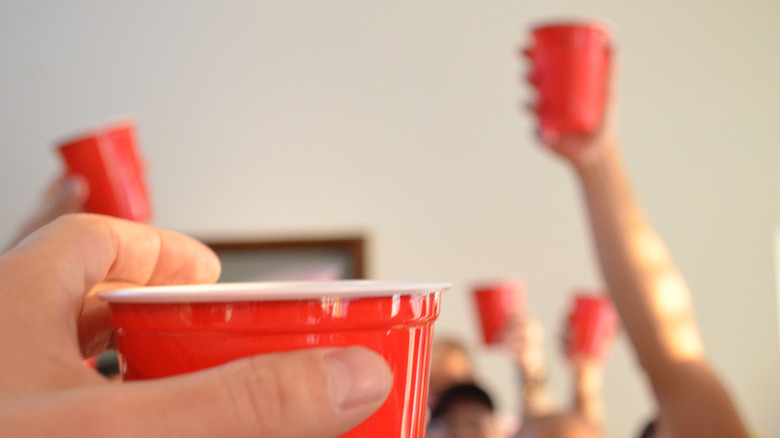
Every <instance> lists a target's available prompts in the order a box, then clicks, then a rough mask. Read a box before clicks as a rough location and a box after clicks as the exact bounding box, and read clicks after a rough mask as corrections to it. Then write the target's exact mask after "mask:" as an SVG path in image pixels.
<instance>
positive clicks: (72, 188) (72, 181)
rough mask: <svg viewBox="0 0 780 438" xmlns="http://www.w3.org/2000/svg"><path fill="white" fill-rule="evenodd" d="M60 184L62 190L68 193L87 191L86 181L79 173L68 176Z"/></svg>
mask: <svg viewBox="0 0 780 438" xmlns="http://www.w3.org/2000/svg"><path fill="white" fill-rule="evenodd" d="M62 186H63V187H62V189H63V191H64V192H65V193H67V194H68V195H70V194H73V193H79V195H81V194H82V193H84V194H86V191H87V181H86V180H85V179H84V178H83V177H81V176H79V175H70V176H68V177H67V178H65V181H64V182H63V184H62Z"/></svg>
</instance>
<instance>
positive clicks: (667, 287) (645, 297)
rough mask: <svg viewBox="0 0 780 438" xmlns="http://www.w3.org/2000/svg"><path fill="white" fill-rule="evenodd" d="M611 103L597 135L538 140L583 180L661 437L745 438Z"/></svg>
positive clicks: (610, 283) (603, 260)
mask: <svg viewBox="0 0 780 438" xmlns="http://www.w3.org/2000/svg"><path fill="white" fill-rule="evenodd" d="M610 94H611V95H614V93H610ZM608 101H609V102H610V103H608V105H607V108H606V114H605V117H604V122H603V126H602V128H601V131H600V132H598V133H596V134H595V135H592V136H587V135H566V136H559V135H555V134H553V133H548V132H540V133H539V135H540V138H541V140H542V142H543V143H544V144H545V145H547V147H548V148H549V149H551V150H553V151H554V152H556V153H557V154H558V155H560V156H561V157H563V158H564V159H565V160H566V161H568V162H569V163H570V164H571V165H572V167H573V168H574V170H575V173H576V175H577V177H578V180H579V182H580V185H581V189H582V193H583V197H584V201H585V204H586V207H587V213H588V217H589V219H590V226H591V231H592V235H593V239H594V242H595V246H596V249H597V253H598V258H599V261H600V265H601V270H602V273H603V276H604V280H605V282H606V284H607V288H608V289H609V291H610V293H611V294H612V298H613V301H614V303H615V306H616V308H617V310H618V313H619V314H620V317H621V319H622V321H623V326H624V328H625V331H626V333H627V334H628V336H629V338H630V340H631V343H632V345H633V347H634V351H635V353H636V356H637V358H638V361H639V364H640V366H641V367H642V369H643V370H644V372H645V374H646V375H647V377H648V379H649V381H650V384H651V387H652V389H653V392H654V395H655V398H656V402H657V406H658V422H657V426H658V434H659V436H672V437H746V436H747V434H746V433H745V428H744V426H743V424H742V421H741V419H740V417H739V414H738V413H737V410H736V407H735V405H734V403H733V402H732V400H731V398H730V396H729V394H728V393H727V391H726V389H725V388H724V386H723V384H722V383H721V381H720V380H719V379H718V378H717V376H716V375H715V373H714V372H713V371H712V369H711V367H710V366H709V365H708V363H707V360H706V357H705V351H704V346H703V345H702V341H701V338H700V336H699V332H698V326H697V323H696V319H695V316H694V312H693V303H692V300H691V294H690V292H689V290H688V286H687V285H686V282H685V280H684V278H683V277H682V275H681V274H680V272H679V271H678V270H677V268H676V266H675V264H674V261H673V260H672V257H671V255H670V254H669V251H668V250H667V248H666V246H665V245H664V243H663V241H662V240H661V238H660V237H659V236H658V234H657V233H656V232H655V230H654V229H653V227H652V225H651V224H650V223H649V222H648V221H647V219H646V218H645V216H644V213H643V212H642V209H641V207H640V205H639V203H638V201H637V199H636V197H635V196H634V193H633V191H632V189H631V184H630V181H629V179H628V176H627V174H626V170H625V168H624V165H623V161H622V157H621V154H620V149H619V145H618V135H617V131H616V129H615V125H616V121H615V110H614V96H611V98H610V99H608Z"/></svg>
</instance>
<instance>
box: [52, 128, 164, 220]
mask: <svg viewBox="0 0 780 438" xmlns="http://www.w3.org/2000/svg"><path fill="white" fill-rule="evenodd" d="M57 150H58V151H59V154H60V156H61V157H62V159H63V161H64V163H65V166H66V167H67V174H68V175H73V174H76V175H80V176H82V177H83V178H84V179H86V180H87V184H88V185H89V197H88V198H87V202H86V206H85V209H86V211H87V212H90V213H97V214H105V215H109V216H115V217H119V218H123V219H130V220H133V221H138V222H148V221H149V220H150V219H151V207H150V203H149V195H148V191H147V185H146V178H145V171H144V165H143V160H142V158H141V155H140V151H139V149H138V146H137V141H136V135H135V124H134V123H133V122H132V121H124V122H119V123H116V124H113V125H110V126H107V127H104V128H101V129H97V130H95V131H92V132H89V133H86V134H84V135H82V136H79V137H76V138H73V139H70V140H67V141H64V142H62V143H60V145H59V146H58V147H57Z"/></svg>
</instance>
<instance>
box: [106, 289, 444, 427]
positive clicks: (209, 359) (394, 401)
mask: <svg viewBox="0 0 780 438" xmlns="http://www.w3.org/2000/svg"><path fill="white" fill-rule="evenodd" d="M451 286H452V285H451V284H449V283H433V282H382V281H367V280H342V281H314V282H264V283H222V284H217V285H208V286H165V287H146V288H135V289H125V290H118V291H107V292H100V293H99V294H98V295H99V296H100V297H101V298H103V299H105V300H107V301H109V306H110V319H111V326H112V328H113V329H114V331H115V332H116V338H117V343H118V350H119V355H120V362H121V368H122V372H123V376H124V379H126V380H139V379H152V378H158V377H166V376H172V375H177V374H182V373H188V372H192V371H197V370H201V369H204V368H209V367H213V366H216V365H220V364H223V363H226V362H229V361H232V360H235V359H239V358H242V357H247V356H253V355H257V354H264V353H274V352H282V351H289V350H299V349H304V348H314V347H340V346H352V345H362V346H365V347H368V348H370V349H372V350H374V351H376V352H377V353H379V354H380V355H382V356H383V357H384V358H385V360H386V361H387V363H388V364H389V365H390V369H391V370H392V372H393V388H392V389H391V391H390V395H389V397H388V399H387V401H386V402H385V403H384V404H383V405H382V406H381V407H380V408H379V410H377V411H376V412H375V413H374V414H373V415H372V416H370V417H369V418H368V419H366V420H365V421H364V422H363V423H361V424H359V425H358V426H356V427H355V428H354V429H352V430H351V431H349V432H347V433H346V434H344V435H342V436H343V437H349V438H357V437H361V438H363V437H373V438H398V437H410V438H422V437H423V436H424V428H425V406H426V402H427V396H428V373H429V365H430V354H431V339H432V335H433V322H434V320H435V319H436V318H437V317H438V315H439V305H440V304H439V303H440V293H441V292H442V291H444V290H447V289H449V288H450V287H451Z"/></svg>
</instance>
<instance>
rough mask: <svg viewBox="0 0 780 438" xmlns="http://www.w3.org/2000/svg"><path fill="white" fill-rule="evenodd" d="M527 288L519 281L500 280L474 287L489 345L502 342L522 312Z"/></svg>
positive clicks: (485, 336) (480, 317)
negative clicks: (504, 333) (511, 321)
mask: <svg viewBox="0 0 780 438" xmlns="http://www.w3.org/2000/svg"><path fill="white" fill-rule="evenodd" d="M524 299H525V286H524V284H523V283H522V282H521V281H519V280H498V281H492V282H486V283H480V284H477V285H476V286H474V300H475V304H476V305H477V314H478V316H479V322H480V325H481V327H482V339H483V341H484V342H485V344H487V345H492V344H498V343H500V342H501V333H502V332H503V331H504V329H506V328H507V326H508V324H509V321H510V319H511V318H512V317H513V316H514V315H516V314H517V313H518V312H519V311H520V310H521V306H522V303H523V301H524Z"/></svg>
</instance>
